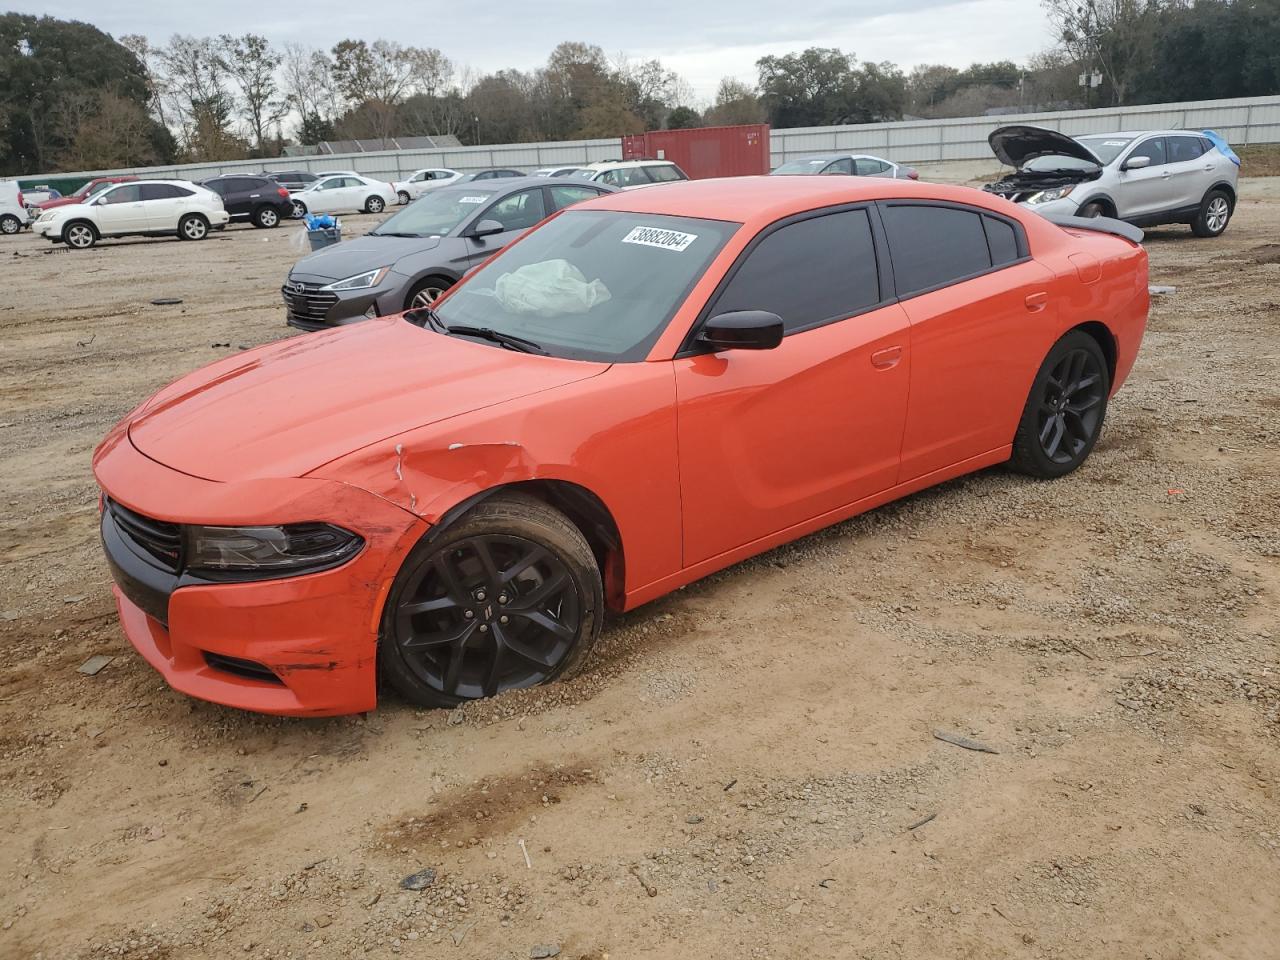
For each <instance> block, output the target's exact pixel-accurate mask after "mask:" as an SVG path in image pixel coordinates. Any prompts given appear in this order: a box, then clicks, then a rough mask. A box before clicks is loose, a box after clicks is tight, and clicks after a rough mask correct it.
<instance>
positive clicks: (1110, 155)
mask: <svg viewBox="0 0 1280 960" xmlns="http://www.w3.org/2000/svg"><path fill="white" fill-rule="evenodd" d="M1076 139H1077V140H1078V141H1080V143H1083V144H1084V145H1085V146H1086V147H1088V148H1089V149H1090V150H1091V151H1093V153H1094V154H1096V155H1097V157H1098V159H1099V160H1101V161H1102V165H1103V166H1104V167H1105V166H1106V165H1107V164H1109V163H1110V162H1111V161H1112V160H1114V159H1115V158H1116V157H1118V156H1120V154H1121V153H1123V152H1124V148H1125V147H1127V146H1128V145H1129V144H1131V143H1133V138H1132V137H1116V136H1111V137H1076Z"/></svg>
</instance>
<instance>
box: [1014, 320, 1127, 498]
mask: <svg viewBox="0 0 1280 960" xmlns="http://www.w3.org/2000/svg"><path fill="white" fill-rule="evenodd" d="M1110 390H1111V377H1110V372H1109V369H1108V366H1107V359H1106V357H1105V356H1103V353H1102V349H1101V348H1100V347H1099V346H1098V342H1097V341H1096V340H1094V339H1093V337H1091V336H1089V335H1088V334H1087V333H1085V332H1083V331H1081V330H1072V331H1071V332H1069V333H1068V334H1067V335H1066V336H1064V337H1063V338H1062V339H1061V340H1059V341H1058V342H1057V343H1056V344H1054V346H1053V349H1052V350H1050V351H1049V355H1048V356H1047V357H1046V358H1045V361H1044V363H1043V364H1042V365H1041V367H1040V372H1039V374H1038V375H1037V376H1036V379H1035V382H1034V383H1033V384H1032V386H1031V394H1030V396H1029V397H1028V398H1027V405H1026V407H1025V408H1024V409H1023V414H1022V420H1021V422H1020V423H1019V424H1018V432H1017V435H1016V436H1015V438H1014V443H1013V456H1012V457H1011V460H1010V462H1011V463H1012V465H1013V466H1014V467H1015V468H1017V469H1019V470H1021V471H1023V472H1024V473H1029V474H1031V475H1032V476H1038V477H1045V478H1052V477H1061V476H1064V475H1065V474H1068V473H1070V472H1071V471H1072V470H1074V469H1076V468H1077V467H1078V466H1080V464H1082V463H1084V461H1085V459H1086V458H1087V457H1088V456H1089V453H1090V452H1091V451H1092V450H1093V447H1094V444H1095V443H1097V442H1098V437H1099V435H1100V434H1101V433H1102V423H1103V420H1104V419H1105V417H1106V412H1107V396H1108V394H1109V393H1110Z"/></svg>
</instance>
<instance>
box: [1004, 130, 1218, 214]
mask: <svg viewBox="0 0 1280 960" xmlns="http://www.w3.org/2000/svg"><path fill="white" fill-rule="evenodd" d="M987 142H988V143H990V144H991V149H992V151H993V152H994V153H995V155H996V157H997V158H998V159H999V160H1000V162H1001V163H1003V164H1006V165H1007V166H1010V167H1013V168H1014V170H1015V172H1014V173H1013V174H1011V175H1009V176H1007V177H1005V178H1004V179H1002V180H1000V181H999V182H997V183H989V184H987V185H986V186H985V187H984V188H983V189H984V190H987V191H988V192H990V193H996V194H999V195H1000V196H1002V197H1005V198H1007V199H1009V200H1013V201H1015V202H1017V203H1021V204H1024V205H1026V206H1028V207H1031V208H1032V209H1034V210H1036V211H1037V212H1039V213H1045V214H1049V213H1053V214H1061V215H1067V216H1081V217H1097V216H1107V217H1115V218H1116V219H1119V220H1126V221H1128V222H1129V223H1132V224H1134V225H1135V226H1140V227H1149V226H1155V225H1156V224H1161V223H1186V224H1190V225H1191V229H1192V231H1194V232H1195V234H1196V236H1198V237H1216V236H1218V235H1219V234H1221V233H1222V232H1223V231H1224V230H1226V229H1227V222H1228V221H1229V220H1230V219H1231V213H1232V211H1233V210H1234V209H1235V205H1236V179H1237V177H1238V175H1239V172H1240V170H1239V163H1240V160H1239V158H1238V157H1236V155H1235V154H1234V153H1232V151H1231V148H1230V147H1228V146H1227V144H1226V141H1224V140H1222V139H1221V138H1220V137H1218V136H1217V135H1216V134H1213V133H1212V132H1207V133H1195V132H1193V131H1190V130H1147V131H1143V132H1141V133H1106V134H1090V135H1089V136H1085V137H1074V138H1073V137H1069V136H1067V135H1066V134H1064V133H1059V132H1058V131H1056V130H1047V129H1045V128H1044V127H1033V126H1026V125H1022V124H1019V125H1015V126H1008V127H1000V128H999V129H997V130H995V131H993V132H992V133H991V136H989V137H988V138H987Z"/></svg>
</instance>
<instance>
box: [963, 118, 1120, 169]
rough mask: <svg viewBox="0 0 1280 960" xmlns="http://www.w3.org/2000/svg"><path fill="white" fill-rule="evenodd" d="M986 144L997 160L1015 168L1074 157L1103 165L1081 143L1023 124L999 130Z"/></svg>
mask: <svg viewBox="0 0 1280 960" xmlns="http://www.w3.org/2000/svg"><path fill="white" fill-rule="evenodd" d="M987 143H989V144H991V152H992V153H994V154H995V155H996V159H998V160H999V161H1000V162H1001V163H1003V164H1004V165H1005V166H1009V167H1013V168H1015V169H1017V168H1019V167H1021V166H1022V165H1023V164H1024V163H1026V162H1027V161H1028V160H1034V159H1035V158H1036V157H1048V156H1059V157H1074V158H1075V159H1077V160H1084V161H1086V162H1087V163H1096V164H1097V165H1098V166H1099V167H1101V166H1104V164H1103V162H1102V161H1101V160H1099V159H1098V155H1097V154H1095V153H1094V152H1093V151H1092V150H1090V149H1089V148H1088V147H1086V146H1085V145H1084V144H1083V143H1081V142H1080V141H1079V140H1075V139H1072V138H1071V137H1068V136H1067V135H1066V134H1065V133H1059V132H1058V131H1057V130H1049V129H1047V128H1045V127H1033V126H1029V125H1027V124H1022V123H1015V124H1010V125H1009V126H1007V127H997V128H996V129H995V130H992V131H991V135H990V136H989V137H987Z"/></svg>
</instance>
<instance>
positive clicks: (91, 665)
mask: <svg viewBox="0 0 1280 960" xmlns="http://www.w3.org/2000/svg"><path fill="white" fill-rule="evenodd" d="M114 659H115V657H108V656H107V655H106V654H102V653H95V654H94V655H93V656H92V657H90V658H89V659H88V660H86V661H85V662H84V663H82V664H80V666H78V667H76V672H77V673H83V674H84V675H85V676H86V677H95V676H97V675H98V674H99V673H101V672H102V668H103V667H105V666H106V665H107V664H108V663H110V662H111V661H112V660H114Z"/></svg>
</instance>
